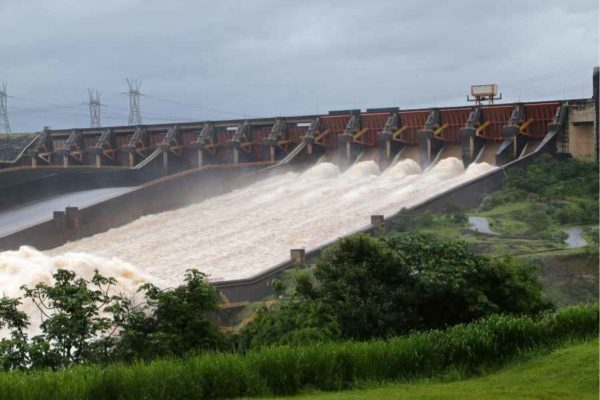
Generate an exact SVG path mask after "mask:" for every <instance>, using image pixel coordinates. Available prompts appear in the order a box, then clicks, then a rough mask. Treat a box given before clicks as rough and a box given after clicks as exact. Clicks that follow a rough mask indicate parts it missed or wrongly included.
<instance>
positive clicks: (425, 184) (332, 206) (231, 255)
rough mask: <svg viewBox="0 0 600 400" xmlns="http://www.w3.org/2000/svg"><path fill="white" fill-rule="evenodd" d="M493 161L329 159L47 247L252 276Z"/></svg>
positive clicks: (143, 264)
mask: <svg viewBox="0 0 600 400" xmlns="http://www.w3.org/2000/svg"><path fill="white" fill-rule="evenodd" d="M492 168H493V167H492V166H490V165H487V164H474V165H472V166H471V167H469V168H468V169H467V170H466V171H465V169H464V167H463V166H462V163H461V161H459V160H458V159H456V158H447V159H444V160H441V161H440V162H439V163H438V164H437V165H436V166H435V167H434V168H432V169H431V170H429V171H427V172H425V173H421V169H420V168H419V166H418V164H417V163H415V162H414V161H413V160H402V161H400V162H398V163H397V164H395V165H394V166H392V167H390V168H388V169H387V170H386V171H384V172H383V173H381V172H380V171H379V168H378V166H377V165H376V164H375V163H374V162H373V161H364V162H359V163H357V164H355V165H353V166H352V167H351V168H349V169H348V170H347V171H345V172H343V173H340V170H339V168H338V167H337V166H336V165H334V164H332V163H329V162H322V163H319V164H317V165H315V166H313V167H312V168H310V169H308V170H307V171H305V172H303V173H291V172H290V173H286V174H283V175H278V176H274V177H271V178H267V179H264V180H262V181H259V182H257V183H255V184H253V185H250V186H248V187H245V188H242V189H238V190H235V191H233V192H230V193H227V194H224V195H221V196H217V197H213V198H210V199H207V200H205V201H202V202H200V203H196V204H193V205H190V206H188V207H184V208H180V209H177V210H173V211H168V212H163V213H160V214H155V215H148V216H145V217H142V218H140V219H138V220H136V221H134V222H132V223H130V224H127V225H124V226H121V227H119V228H115V229H111V230H109V231H107V232H104V233H100V234H97V235H94V236H91V237H88V238H84V239H81V240H78V241H75V242H71V243H67V244H65V245H63V246H61V247H58V248H56V249H54V250H51V251H49V252H48V254H49V255H50V256H57V255H61V254H65V253H73V252H80V253H90V254H94V255H96V256H100V257H106V258H109V259H110V258H112V257H116V258H117V259H119V260H123V261H126V262H129V263H132V264H133V265H135V266H136V267H137V268H139V269H140V270H141V271H143V273H145V274H147V275H150V276H153V277H156V278H158V279H161V280H164V281H166V282H169V283H170V284H176V283H179V282H180V281H181V279H182V276H183V273H184V272H185V270H186V269H189V268H197V269H199V270H200V271H203V272H204V273H206V274H208V276H209V278H210V279H211V280H229V279H238V278H246V277H250V276H252V275H254V274H256V273H258V272H260V271H261V270H263V269H265V268H268V267H270V266H272V265H275V264H277V263H279V262H281V261H284V260H286V259H287V258H288V256H289V249H290V248H306V249H311V248H314V247H316V246H318V245H319V244H321V243H323V242H325V241H329V240H331V239H333V238H336V237H339V236H342V235H344V234H347V233H349V232H351V231H353V230H356V229H359V228H361V227H362V226H365V225H366V224H367V223H368V221H369V216H370V215H371V214H383V215H390V214H392V213H394V212H396V211H398V210H399V209H400V208H402V207H409V206H411V205H414V204H416V203H418V202H420V201H422V200H424V199H426V198H428V197H431V196H434V195H436V194H438V193H441V192H443V191H444V190H446V189H448V188H451V187H453V186H456V185H458V184H460V183H461V182H464V181H466V180H469V179H471V178H473V177H475V176H477V175H479V174H481V173H484V172H487V171H490V170H491V169H492Z"/></svg>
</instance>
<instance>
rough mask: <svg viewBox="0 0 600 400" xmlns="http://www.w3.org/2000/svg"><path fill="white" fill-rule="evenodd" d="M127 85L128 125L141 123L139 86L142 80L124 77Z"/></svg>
mask: <svg viewBox="0 0 600 400" xmlns="http://www.w3.org/2000/svg"><path fill="white" fill-rule="evenodd" d="M126 81H127V85H128V86H129V92H127V94H128V95H129V122H128V125H141V124H142V114H141V113H140V96H141V93H140V86H142V82H140V81H134V80H130V79H129V78H128V79H126Z"/></svg>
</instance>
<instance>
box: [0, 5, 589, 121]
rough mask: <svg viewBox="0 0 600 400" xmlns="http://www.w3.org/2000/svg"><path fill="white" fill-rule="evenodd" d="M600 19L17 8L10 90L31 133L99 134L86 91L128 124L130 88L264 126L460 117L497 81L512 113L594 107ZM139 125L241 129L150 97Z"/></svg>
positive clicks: (475, 8) (2, 40) (5, 39)
mask: <svg viewBox="0 0 600 400" xmlns="http://www.w3.org/2000/svg"><path fill="white" fill-rule="evenodd" d="M597 15H598V3H597V1H596V0H579V1H569V2H565V1H558V0H530V1H509V0H504V1H493V2H492V1H472V0H469V1H467V0H462V1H461V0H456V1H448V2H443V1H404V0H395V1H393V0H377V1H370V2H366V1H356V0H351V1H341V0H340V1H335V0H332V1H316V0H308V1H275V0H271V1H267V0H260V1H259V0H254V1H242V0H239V1H233V0H228V1H216V0H215V1H192V0H189V1H183V0H181V1H158V0H151V1H142V0H105V1H103V2H99V1H96V2H92V1H86V2H83V1H76V0H60V1H54V2H48V1H43V0H30V1H27V2H21V1H14V0H8V1H7V0H4V1H3V2H2V3H0V18H2V20H3V21H7V23H5V24H3V25H2V26H0V80H5V81H7V82H8V84H9V92H10V93H11V94H12V95H14V96H15V97H16V98H15V99H10V100H9V108H10V109H9V111H10V117H11V122H12V125H13V128H14V130H19V131H30V130H39V129H41V127H42V126H44V125H51V126H53V127H71V126H75V125H78V126H86V124H87V118H86V115H87V109H86V107H85V105H83V104H82V102H84V101H85V99H86V89H87V88H88V87H94V88H97V89H98V90H100V92H101V93H102V96H103V101H104V102H105V103H106V104H107V105H108V107H106V108H105V109H104V110H103V111H104V116H105V118H104V121H103V123H104V124H105V125H107V124H109V123H110V124H122V123H124V122H125V121H126V114H127V98H126V97H125V96H123V95H122V94H121V93H122V92H123V91H125V89H126V87H125V83H124V78H125V77H132V78H136V79H140V80H143V85H142V90H143V92H145V93H147V94H148V95H149V96H153V97H159V98H165V99H171V100H175V101H179V102H182V103H186V104H193V105H196V106H204V107H208V108H215V109H221V110H231V111H234V112H239V113H243V114H247V115H253V116H267V115H277V114H303V113H313V112H316V111H317V110H318V111H320V112H324V111H327V110H329V109H336V108H349V107H352V108H354V107H358V108H365V107H377V106H390V105H399V106H401V107H403V108H409V107H417V106H423V107H427V106H439V105H444V104H447V105H460V104H464V103H465V100H464V95H465V94H466V93H467V91H468V88H469V85H470V84H472V83H488V82H496V83H498V84H499V85H500V89H501V90H502V91H503V92H504V95H505V98H506V99H507V100H517V99H521V100H526V99H546V98H557V97H562V96H565V97H581V96H590V95H591V71H592V68H593V66H594V65H596V64H597V63H598V55H599V54H598V52H599V51H598V21H597ZM527 78H533V79H527ZM17 98H18V99H17ZM24 99H34V100H35V99H37V100H41V101H43V102H48V103H53V104H58V105H66V106H68V107H62V108H61V107H53V106H51V105H45V104H37V103H32V102H27V101H26V100H24ZM31 109H35V110H37V111H35V112H34V111H31ZM142 113H143V115H144V120H145V121H146V122H153V121H154V122H160V121H164V118H177V119H179V118H194V119H199V120H202V119H219V118H228V117H230V115H227V114H219V113H216V112H209V111H203V110H200V109H197V108H192V107H181V106H177V105H173V104H168V103H161V102H158V101H156V100H154V99H151V98H143V99H142Z"/></svg>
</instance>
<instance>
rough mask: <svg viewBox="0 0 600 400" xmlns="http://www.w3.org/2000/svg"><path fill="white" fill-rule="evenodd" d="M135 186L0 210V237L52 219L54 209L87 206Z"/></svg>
mask: <svg viewBox="0 0 600 400" xmlns="http://www.w3.org/2000/svg"><path fill="white" fill-rule="evenodd" d="M134 189H135V187H112V188H103V189H92V190H83V191H79V192H73V193H67V194H64V195H60V196H53V197H50V198H47V199H44V200H41V201H39V202H35V203H29V204H24V205H23V206H19V207H14V208H11V209H10V210H6V211H2V212H0V237H1V236H5V235H8V234H11V233H13V232H17V231H20V230H21V229H24V228H27V227H29V226H32V225H35V224H39V223H41V222H45V221H48V220H50V219H52V213H53V212H54V211H64V209H65V207H79V208H83V207H87V206H91V205H92V204H96V203H99V202H101V201H104V200H108V199H110V198H112V197H116V196H119V195H121V194H124V193H127V192H130V191H132V190H134Z"/></svg>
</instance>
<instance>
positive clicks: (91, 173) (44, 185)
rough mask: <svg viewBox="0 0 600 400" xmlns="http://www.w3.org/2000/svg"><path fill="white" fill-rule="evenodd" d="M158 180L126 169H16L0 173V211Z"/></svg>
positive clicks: (153, 175)
mask: <svg viewBox="0 0 600 400" xmlns="http://www.w3.org/2000/svg"><path fill="white" fill-rule="evenodd" d="M159 176H160V174H159V173H158V171H156V170H134V169H129V168H119V169H112V168H111V169H101V170H99V169H96V168H86V167H83V168H60V167H42V168H35V169H32V168H18V169H11V170H4V171H0V192H1V193H2V196H0V210H2V209H7V208H10V207H14V206H18V205H21V204H23V203H24V202H31V201H35V200H38V199H42V198H47V197H50V196H56V195H59V194H64V193H69V192H74V191H79V190H89V189H100V188H105V187H116V186H138V185H140V184H142V183H144V182H148V181H150V180H152V179H156V178H158V177H159Z"/></svg>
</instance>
